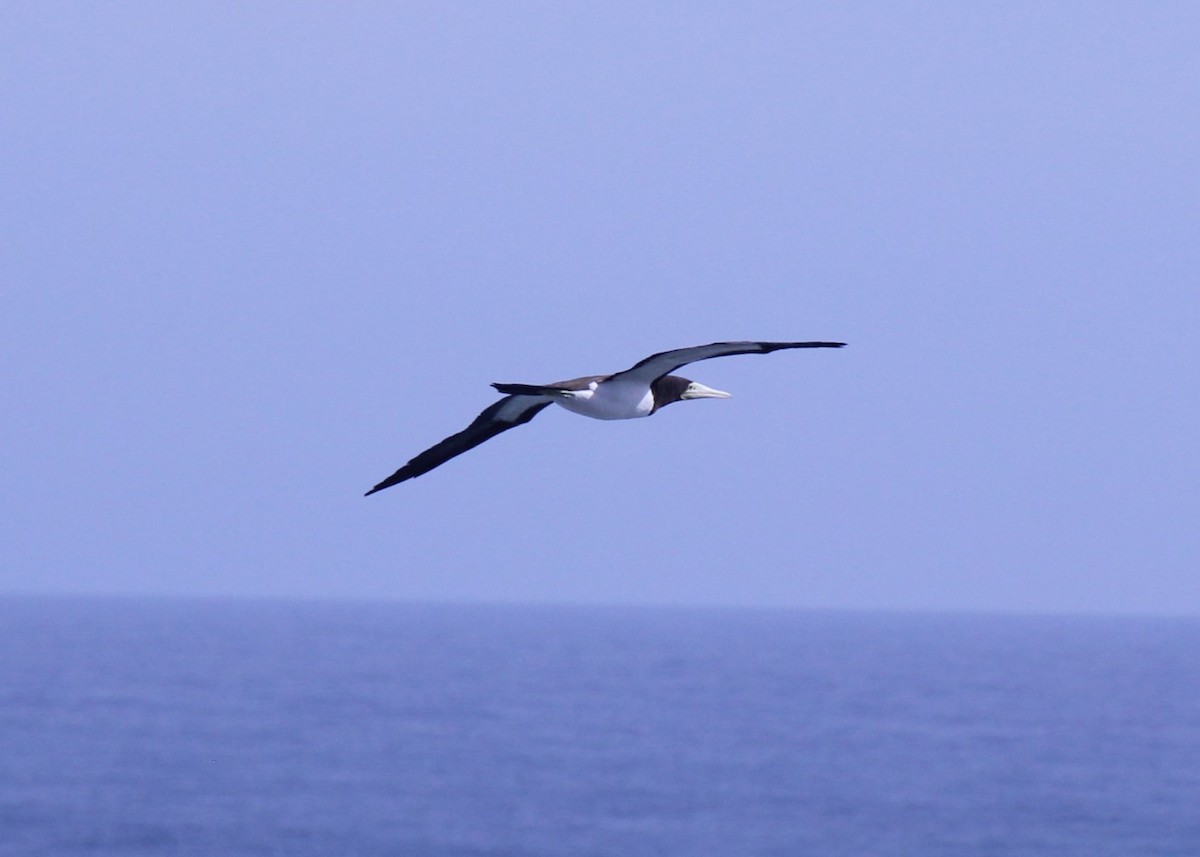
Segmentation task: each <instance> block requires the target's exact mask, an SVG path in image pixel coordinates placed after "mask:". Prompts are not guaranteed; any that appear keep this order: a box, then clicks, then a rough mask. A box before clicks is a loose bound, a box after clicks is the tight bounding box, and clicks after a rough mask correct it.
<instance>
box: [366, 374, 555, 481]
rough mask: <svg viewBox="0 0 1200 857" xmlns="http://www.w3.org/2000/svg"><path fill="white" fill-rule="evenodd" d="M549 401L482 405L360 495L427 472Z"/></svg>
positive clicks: (526, 399) (520, 400) (527, 418)
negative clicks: (445, 435) (453, 430)
mask: <svg viewBox="0 0 1200 857" xmlns="http://www.w3.org/2000/svg"><path fill="white" fill-rule="evenodd" d="M551 401H552V400H551V399H549V398H547V397H545V396H505V397H504V398H503V399H501V400H500V401H498V402H495V403H494V404H492V405H491V406H489V407H488V408H486V409H485V410H484V411H483V413H481V414H480V415H479V416H477V417H476V418H475V420H474V421H473V422H472V423H471V424H470V425H469V426H467V427H466V428H465V429H463V430H462V431H460V432H459V433H458V434H452V435H450V437H448V438H446V439H445V440H442V441H439V442H438V443H435V444H434V445H433V446H431V447H429V449H427V450H425V451H424V452H422V453H421V454H420V455H418V456H416V457H415V458H413V459H412V460H411V461H409V462H408V464H406V465H404V466H403V467H401V468H400V469H399V470H397V471H396V472H395V473H393V474H392V475H391V476H389V477H388V478H387V479H385V480H383V481H382V482H380V483H379V484H378V485H376V486H375V487H374V488H372V489H371V490H370V491H368V492H367V493H366V494H365V495H364V496H367V497H369V496H370V495H372V494H374V493H375V492H376V491H382V490H383V489H384V488H390V487H392V486H393V485H396V484H397V483H400V482H404V481H405V480H407V479H413V478H415V477H417V476H420V475H421V474H423V473H428V472H429V471H430V470H433V469H434V468H435V467H438V466H440V465H442V464H445V463H446V462H447V461H449V460H450V459H451V458H454V457H455V456H456V455H462V454H463V453H464V452H466V451H467V450H469V449H474V448H475V447H477V446H479V444H481V443H483V442H484V441H487V440H491V439H492V438H494V437H495V436H496V435H498V434H500V433H501V432H506V431H508V430H509V429H511V428H516V427H517V426H520V425H524V424H525V423H527V422H529V421H530V420H531V419H533V418H534V417H536V416H537V415H538V414H539V413H540V412H541V410H542V409H543V408H545V407H546V406H547V405H549V404H550V403H551Z"/></svg>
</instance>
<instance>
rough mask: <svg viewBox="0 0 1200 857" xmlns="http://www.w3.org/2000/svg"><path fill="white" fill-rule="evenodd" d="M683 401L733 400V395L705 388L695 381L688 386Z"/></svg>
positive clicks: (682, 396)
mask: <svg viewBox="0 0 1200 857" xmlns="http://www.w3.org/2000/svg"><path fill="white" fill-rule="evenodd" d="M679 398H681V399H731V398H733V393H726V392H725V391H724V390H714V389H713V388H712V387H705V386H704V385H703V384H697V383H696V382H695V381H693V382H692V383H690V384H688V385H687V388H686V389H684V391H683V394H682V395H681V396H680V397H679Z"/></svg>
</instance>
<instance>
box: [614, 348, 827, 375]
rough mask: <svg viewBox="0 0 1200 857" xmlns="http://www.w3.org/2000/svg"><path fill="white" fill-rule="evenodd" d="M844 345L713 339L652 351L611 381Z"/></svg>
mask: <svg viewBox="0 0 1200 857" xmlns="http://www.w3.org/2000/svg"><path fill="white" fill-rule="evenodd" d="M845 344H846V343H844V342H713V343H711V344H709V345H694V346H692V347H691V348H676V349H675V350H674V351H661V352H659V353H658V354H651V355H650V356H649V357H647V358H646V359H645V360H641V361H639V362H637V363H635V364H634V365H633V366H631V367H629V368H628V369H626V370H625V371H624V372H618V373H617V374H615V375H613V376H611V377H610V378H609V379H608V380H610V381H613V380H618V379H619V380H628V381H637V382H638V383H642V384H652V383H654V382H655V381H657V380H658V379H659V378H661V377H662V376H663V375H667V374H669V373H671V372H674V371H675V370H676V369H678V368H679V367H680V366H686V365H687V364H689V363H695V362H696V361H697V360H709V359H710V358H713V357H728V356H729V355H731V354H770V353H771V352H772V351H782V350H783V349H785V348H841V347H842V346H843V345H845Z"/></svg>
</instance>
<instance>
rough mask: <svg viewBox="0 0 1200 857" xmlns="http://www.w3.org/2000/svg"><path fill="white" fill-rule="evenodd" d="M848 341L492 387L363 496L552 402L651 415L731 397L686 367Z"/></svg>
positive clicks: (728, 345) (710, 349)
mask: <svg viewBox="0 0 1200 857" xmlns="http://www.w3.org/2000/svg"><path fill="white" fill-rule="evenodd" d="M845 344H846V343H844V342H713V343H710V344H708V345H694V346H692V347H690V348H676V349H673V350H671V351H660V352H659V353H657V354H651V355H650V356H649V357H647V358H646V359H645V360H639V361H638V362H637V363H635V364H633V365H632V366H630V367H629V368H628V369H625V370H623V371H621V372H617V373H616V374H613V375H586V376H584V377H582V378H572V379H571V380H569V381H556V382H554V383H552V384H501V383H496V384H492V386H493V387H495V388H496V390H497V392H500V393H503V394H504V398H503V399H500V400H499V401H497V402H495V403H493V404H492V405H490V406H489V407H487V408H485V409H484V411H483V412H482V413H481V414H480V415H479V416H477V417H476V418H475V420H474V422H472V423H471V424H470V425H469V426H467V427H466V428H465V429H463V430H462V431H460V432H458V433H457V434H452V435H450V437H448V438H446V439H445V440H442V441H439V442H438V443H436V444H434V445H433V446H431V447H429V449H427V450H425V451H424V452H422V453H420V454H419V455H417V456H416V457H415V458H413V459H412V460H411V461H409V462H408V463H407V464H405V465H404V466H403V467H401V468H400V469H399V470H397V471H396V472H395V473H393V474H392V475H391V476H389V477H388V478H387V479H384V480H383V481H382V482H380V483H379V484H377V485H376V486H375V487H373V488H372V489H371V490H370V491H368V492H367V493H366V494H364V495H363V496H365V497H369V496H371V495H372V494H374V493H375V492H376V491H382V490H383V489H384V488H391V487H392V486H393V485H398V484H399V483H401V482H405V481H407V480H409V479H414V478H416V477H417V476H421V475H423V474H425V473H428V472H429V471H431V470H433V469H434V468H435V467H440V466H441V465H443V464H445V463H446V462H447V461H449V460H450V459H452V458H454V457H455V456H458V455H462V454H463V453H464V452H466V451H467V450H470V449H474V448H475V447H477V446H479V444H481V443H483V442H484V441H487V440H491V439H492V438H494V437H495V436H496V435H498V434H500V433H501V432H506V431H508V430H509V429H512V428H516V427H517V426H520V425H524V424H525V423H527V422H529V421H530V420H532V419H533V418H534V417H536V416H537V415H538V414H540V413H541V412H542V411H543V410H545V409H546V408H547V407H549V406H550V405H552V404H555V405H561V406H562V407H564V408H566V409H567V410H568V411H571V412H573V413H576V414H582V415H583V416H585V417H592V418H593V419H598V420H629V419H636V418H638V417H648V416H651V415H653V414H656V413H658V412H659V411H660V410H662V409H663V408H665V407H666V406H667V405H670V404H673V403H675V402H685V401H689V400H691V399H728V398H730V397H731V395H732V394H731V393H726V392H724V391H722V390H714V389H713V388H712V387H706V386H704V385H703V384H701V383H699V382H697V381H691V380H689V379H687V378H681V377H679V376H678V375H672V374H670V373H672V372H674V371H675V370H676V369H679V368H680V367H682V366H686V365H687V364H689V363H695V362H697V361H699V360H711V359H712V358H714V357H729V356H731V355H734V354H770V353H771V352H772V351H783V350H784V349H788V348H841V347H843V346H844V345H845Z"/></svg>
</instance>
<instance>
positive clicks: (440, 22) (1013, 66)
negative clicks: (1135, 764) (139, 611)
mask: <svg viewBox="0 0 1200 857" xmlns="http://www.w3.org/2000/svg"><path fill="white" fill-rule="evenodd" d="M1198 27H1200V11H1197V7H1196V6H1195V5H1194V4H1185V3H1157V4H1134V3H1128V4H1126V3H1055V4H1045V3H1019V2H1018V3H1003V4H1000V3H994V4H959V3H828V4H775V3H752V4H746V3H696V4H682V3H661V4H644V3H603V4H582V3H561V4H537V3H493V4H446V3H425V4H418V3H405V4H350V5H343V4H337V5H333V4H291V3H278V4H271V3H261V4H199V5H196V4H187V5H185V4H161V3H123V4H117V5H111V4H70V3H67V4H52V3H29V4H16V3H14V4H6V5H5V6H4V8H3V9H2V10H0V57H2V59H0V75H2V76H0V87H2V88H3V98H0V119H2V120H3V127H4V128H5V132H4V134H3V135H0V192H2V196H3V199H4V204H3V205H2V206H0V213H2V214H0V216H2V217H3V235H4V239H3V245H4V252H3V253H2V254H0V277H2V280H3V282H4V290H5V301H4V303H5V307H6V308H5V312H4V313H3V315H2V318H0V325H2V327H3V339H2V341H0V373H2V381H3V385H2V386H3V393H2V396H3V410H4V413H5V417H4V419H3V420H2V421H0V441H2V446H3V450H4V455H5V471H6V473H5V476H6V478H5V480H4V482H3V488H2V489H0V492H2V493H0V591H9V592H52V593H77V592H81V593H93V592H97V593H147V594H183V595H235V596H237V595H255V596H256V595H284V596H299V597H349V598H377V599H437V600H472V601H478V600H483V601H550V602H604V603H632V604H636V603H655V604H661V603H668V604H737V605H742V604H753V605H785V606H800V607H845V608H888V609H972V610H974V609H985V610H1034V611H1067V612H1080V611H1082V612H1114V611H1115V612H1137V613H1185V614H1198V613H1200V575H1198V574H1197V569H1200V526H1198V523H1197V522H1200V443H1198V442H1197V438H1200V395H1198V393H1200V387H1198V385H1197V381H1196V375H1197V367H1198V366H1200V345H1198V344H1197V336H1198V334H1200V281H1198V276H1197V275H1198V272H1200V166H1198V165H1200V157H1198V155H1200V112H1198V111H1197V109H1196V105H1197V104H1200V55H1198V54H1197V52H1196V51H1195V41H1194V34H1195V33H1196V32H1197V28H1198ZM723 339H779V340H794V339H833V340H844V341H846V342H848V343H850V345H849V347H847V348H845V349H843V350H841V351H811V352H804V351H800V352H783V353H778V354H773V355H769V356H766V357H758V356H746V357H735V358H729V359H726V360H717V361H710V362H707V363H702V364H699V365H697V366H694V367H691V368H690V369H689V370H687V371H686V372H685V373H684V374H687V375H689V376H690V377H693V378H695V379H696V380H699V381H701V382H703V383H705V384H708V385H710V386H713V387H717V388H720V389H723V390H729V391H731V392H733V393H734V398H733V399H731V400H729V401H700V402H694V403H686V404H681V405H678V406H675V407H673V408H670V409H668V410H666V411H664V412H662V413H661V414H659V415H657V416H655V417H654V418H653V419H650V420H641V421H630V422H623V423H603V422H598V421H591V420H586V419H581V418H579V417H576V416H574V415H571V414H568V413H566V412H564V411H561V410H559V409H552V410H550V411H547V412H545V413H544V414H543V415H542V416H540V417H539V418H538V419H537V420H536V421H535V422H533V423H531V424H530V425H529V426H526V427H523V428H521V429H519V430H516V431H513V432H510V433H508V434H505V435H504V436H502V437H500V438H498V439H496V440H494V441H492V442H490V443H488V444H486V445H485V446H483V447H480V448H479V449H477V450H475V451H473V452H471V453H469V454H467V455H465V456H463V457H462V458H460V459H456V460H455V461H453V462H451V463H450V464H447V465H446V466H445V467H443V468H441V469H439V470H437V471H435V472H433V473H431V474H429V475H427V476H424V477H421V478H420V479H417V480H415V481H413V482H409V483H405V484H404V485H401V486H398V487H396V488H393V489H390V490H388V491H387V492H383V493H381V494H378V495H376V496H373V497H371V498H369V499H364V498H363V497H362V496H361V494H362V492H363V491H364V490H366V489H367V488H368V487H370V486H371V485H373V484H374V483H375V482H377V481H378V480H379V479H380V478H382V477H383V476H386V475H388V474H389V473H391V472H392V470H394V469H395V468H396V467H398V466H399V465H400V464H402V463H403V462H404V461H406V460H407V459H408V458H409V457H411V456H412V455H413V454H415V453H416V452H418V451H420V450H422V449H424V448H425V447H426V446H428V445H430V444H432V443H433V442H435V441H437V440H439V439H440V438H442V437H444V436H445V435H447V434H450V433H452V432H454V431H457V430H459V429H460V428H462V427H463V426H465V425H466V423H467V422H469V421H470V420H471V419H472V418H473V417H474V416H475V415H476V414H477V413H478V412H479V411H480V410H482V408H483V407H485V406H486V405H487V404H488V403H489V402H491V401H492V400H493V398H494V394H493V392H492V390H491V389H490V387H489V386H488V384H489V383H490V382H492V381H519V382H530V383H536V382H544V381H550V380H555V379H559V378H563V377H572V376H576V375H583V374H592V373H603V372H610V371H616V370H619V369H622V368H626V367H628V366H629V365H631V364H632V363H634V362H635V361H636V360H638V359H640V358H641V357H644V356H646V355H648V354H650V353H652V352H655V351H659V350H663V349H666V348H674V347H681V346H685V345H693V344H699V343H704V342H709V341H713V340H723Z"/></svg>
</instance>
